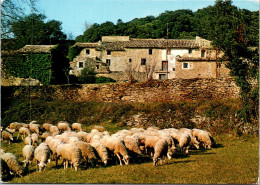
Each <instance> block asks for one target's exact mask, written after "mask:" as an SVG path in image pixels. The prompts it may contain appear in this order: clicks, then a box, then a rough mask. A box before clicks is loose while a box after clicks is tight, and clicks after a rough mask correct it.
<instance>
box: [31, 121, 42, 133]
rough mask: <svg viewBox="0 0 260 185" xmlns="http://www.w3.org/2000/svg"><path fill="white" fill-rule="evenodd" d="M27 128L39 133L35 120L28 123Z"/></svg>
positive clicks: (38, 126)
mask: <svg viewBox="0 0 260 185" xmlns="http://www.w3.org/2000/svg"><path fill="white" fill-rule="evenodd" d="M29 129H30V131H31V132H32V133H36V134H38V135H39V134H40V125H39V124H36V121H32V122H31V123H29Z"/></svg>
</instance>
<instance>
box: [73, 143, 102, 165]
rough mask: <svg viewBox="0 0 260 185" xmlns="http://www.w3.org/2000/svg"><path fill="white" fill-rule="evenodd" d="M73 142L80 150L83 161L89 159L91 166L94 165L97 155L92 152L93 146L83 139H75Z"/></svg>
mask: <svg viewBox="0 0 260 185" xmlns="http://www.w3.org/2000/svg"><path fill="white" fill-rule="evenodd" d="M73 144H74V145H76V146H77V147H78V148H79V149H80V150H81V153H82V157H83V158H84V159H85V161H86V162H88V160H90V163H91V165H92V167H94V166H95V164H96V163H97V156H96V154H95V152H94V148H93V147H92V146H91V145H90V144H89V143H86V142H84V141H75V142H73Z"/></svg>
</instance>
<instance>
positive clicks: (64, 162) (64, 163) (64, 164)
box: [63, 159, 66, 170]
mask: <svg viewBox="0 0 260 185" xmlns="http://www.w3.org/2000/svg"><path fill="white" fill-rule="evenodd" d="M63 166H64V170H65V169H66V161H65V160H64V159H63Z"/></svg>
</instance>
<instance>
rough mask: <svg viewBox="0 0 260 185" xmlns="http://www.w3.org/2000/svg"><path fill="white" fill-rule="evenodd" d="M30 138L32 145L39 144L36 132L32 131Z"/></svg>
mask: <svg viewBox="0 0 260 185" xmlns="http://www.w3.org/2000/svg"><path fill="white" fill-rule="evenodd" d="M31 138H32V144H33V145H34V144H36V145H39V144H40V143H39V136H38V134H36V133H33V134H32V136H31Z"/></svg>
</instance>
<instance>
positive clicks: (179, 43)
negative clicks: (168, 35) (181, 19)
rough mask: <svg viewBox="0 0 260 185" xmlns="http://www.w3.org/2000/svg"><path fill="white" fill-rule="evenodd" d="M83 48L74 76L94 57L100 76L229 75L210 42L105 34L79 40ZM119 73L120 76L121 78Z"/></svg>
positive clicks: (222, 76)
mask: <svg viewBox="0 0 260 185" xmlns="http://www.w3.org/2000/svg"><path fill="white" fill-rule="evenodd" d="M74 46H77V47H80V48H82V50H81V52H80V54H79V55H78V56H77V57H75V58H74V59H73V61H72V62H71V63H70V67H71V69H72V70H71V71H70V74H71V75H75V76H79V75H80V73H81V71H82V69H83V68H84V67H85V66H86V65H87V63H86V62H87V61H88V60H87V59H93V60H94V61H95V62H96V63H95V65H96V66H95V67H96V72H97V73H98V74H99V75H102V76H106V77H112V78H118V79H115V80H118V81H124V80H127V77H129V75H133V76H134V78H135V79H136V80H139V81H142V80H144V79H145V78H146V79H147V78H153V79H173V78H183V79H188V78H227V77H229V75H228V74H229V70H228V69H227V68H226V67H225V65H224V64H223V63H219V62H217V58H218V57H220V54H219V53H217V52H216V51H215V50H214V49H213V48H212V47H211V41H208V40H205V39H203V38H200V37H196V39H194V40H186V39H183V40H175V39H134V38H129V36H103V37H102V41H99V42H97V43H76V44H75V45H74ZM119 76H120V78H119Z"/></svg>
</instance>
